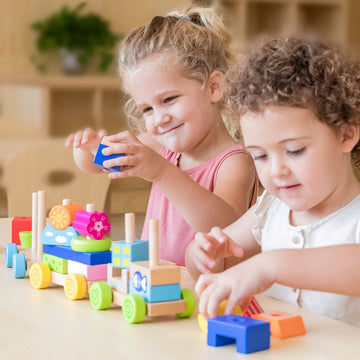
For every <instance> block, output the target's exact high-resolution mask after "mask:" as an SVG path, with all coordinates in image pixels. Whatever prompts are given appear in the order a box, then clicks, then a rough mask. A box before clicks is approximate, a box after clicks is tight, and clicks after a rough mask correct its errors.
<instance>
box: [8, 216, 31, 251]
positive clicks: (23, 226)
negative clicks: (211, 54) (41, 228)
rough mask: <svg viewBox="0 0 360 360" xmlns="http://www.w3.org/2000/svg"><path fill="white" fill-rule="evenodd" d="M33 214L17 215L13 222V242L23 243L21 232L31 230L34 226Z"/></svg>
mask: <svg viewBox="0 0 360 360" xmlns="http://www.w3.org/2000/svg"><path fill="white" fill-rule="evenodd" d="M31 222H32V220H31V216H15V217H14V218H13V219H12V222H11V242H12V243H15V244H17V245H21V243H20V238H19V232H20V231H31V228H32V223H31Z"/></svg>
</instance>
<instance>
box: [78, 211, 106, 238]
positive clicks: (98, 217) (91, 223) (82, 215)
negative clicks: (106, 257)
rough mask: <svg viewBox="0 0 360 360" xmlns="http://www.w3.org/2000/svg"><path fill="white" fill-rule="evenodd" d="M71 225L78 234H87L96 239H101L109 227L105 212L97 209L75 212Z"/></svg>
mask: <svg viewBox="0 0 360 360" xmlns="http://www.w3.org/2000/svg"><path fill="white" fill-rule="evenodd" d="M73 227H74V229H75V230H77V231H78V232H79V233H80V235H82V236H88V237H91V238H92V239H96V240H100V239H102V238H103V237H104V235H106V234H108V233H109V232H110V229H111V226H110V224H109V220H108V216H107V214H105V213H103V212H98V211H95V212H88V211H85V210H79V211H77V212H76V214H75V219H74V221H73Z"/></svg>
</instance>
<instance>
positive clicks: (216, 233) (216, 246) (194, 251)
mask: <svg viewBox="0 0 360 360" xmlns="http://www.w3.org/2000/svg"><path fill="white" fill-rule="evenodd" d="M190 246H191V248H190V251H191V254H190V255H189V256H191V257H192V259H193V263H194V265H195V267H196V268H197V270H199V271H200V273H203V274H204V273H205V274H206V273H210V272H211V269H213V268H214V267H215V265H216V260H217V259H222V258H225V257H228V256H236V257H242V256H243V254H244V253H243V250H242V248H241V246H239V245H238V244H236V243H235V242H234V241H233V240H232V239H231V238H230V237H229V236H228V235H226V234H225V233H224V232H223V231H222V230H221V229H220V228H219V227H214V228H212V229H211V231H210V233H208V234H205V233H200V232H199V233H197V234H196V235H195V239H194V240H193V241H192V243H191V244H190Z"/></svg>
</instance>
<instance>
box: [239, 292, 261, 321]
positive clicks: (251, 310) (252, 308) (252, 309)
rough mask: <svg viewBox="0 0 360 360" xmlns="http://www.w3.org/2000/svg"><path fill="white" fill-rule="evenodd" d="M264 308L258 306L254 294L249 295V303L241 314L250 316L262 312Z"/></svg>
mask: <svg viewBox="0 0 360 360" xmlns="http://www.w3.org/2000/svg"><path fill="white" fill-rule="evenodd" d="M263 312H264V310H263V309H262V307H261V306H260V304H259V303H258V302H257V300H256V299H255V297H254V296H252V297H251V299H250V303H249V305H248V306H247V307H246V309H245V310H244V314H243V316H246V317H251V316H252V315H255V314H260V313H263Z"/></svg>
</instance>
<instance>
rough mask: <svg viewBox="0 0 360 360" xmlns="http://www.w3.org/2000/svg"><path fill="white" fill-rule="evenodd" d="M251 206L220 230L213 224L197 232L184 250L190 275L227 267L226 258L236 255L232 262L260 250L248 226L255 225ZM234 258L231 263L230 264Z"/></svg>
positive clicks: (194, 276)
mask: <svg viewBox="0 0 360 360" xmlns="http://www.w3.org/2000/svg"><path fill="white" fill-rule="evenodd" d="M255 222H256V219H255V215H254V207H252V208H251V209H249V210H248V211H247V212H246V213H245V214H244V215H243V216H242V217H241V218H240V219H238V220H237V221H236V222H235V223H233V224H231V225H230V226H228V227H227V228H225V229H224V230H221V229H220V228H219V227H214V228H212V230H211V231H210V233H208V234H205V233H197V234H196V235H195V239H194V240H193V241H192V242H191V243H190V244H189V246H188V247H187V250H186V256H185V263H186V267H187V269H188V271H189V273H190V275H191V276H192V277H193V278H194V279H197V278H198V277H199V275H200V274H208V273H210V272H220V271H223V270H225V269H227V268H228V267H230V266H229V264H228V263H227V260H228V259H229V258H230V257H236V258H237V259H236V260H237V261H236V263H238V262H240V261H244V260H246V259H247V258H249V257H251V256H254V255H255V254H257V253H259V252H260V251H261V248H260V246H259V244H258V243H257V242H256V241H255V239H254V236H253V234H252V231H251V228H252V226H253V225H255ZM234 263H235V261H234V262H233V264H234Z"/></svg>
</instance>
